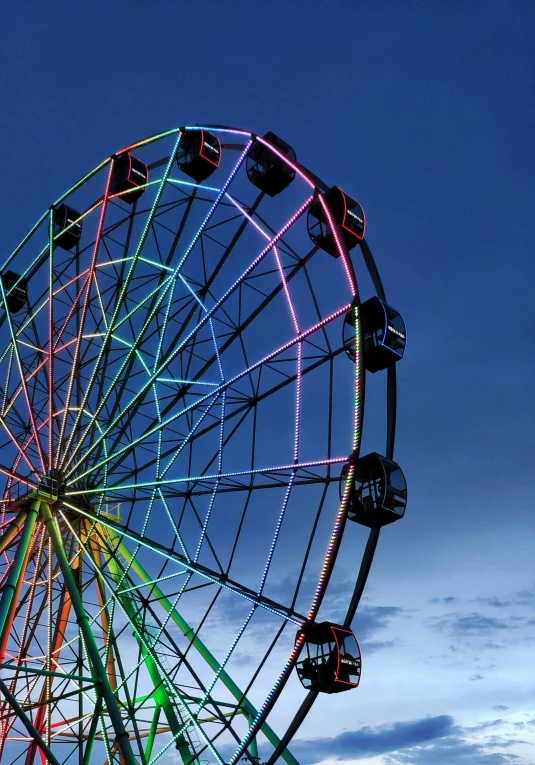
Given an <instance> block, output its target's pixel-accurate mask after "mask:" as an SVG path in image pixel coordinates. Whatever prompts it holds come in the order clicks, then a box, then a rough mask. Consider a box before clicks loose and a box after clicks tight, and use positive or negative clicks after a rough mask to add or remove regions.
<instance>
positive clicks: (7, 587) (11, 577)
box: [0, 499, 41, 660]
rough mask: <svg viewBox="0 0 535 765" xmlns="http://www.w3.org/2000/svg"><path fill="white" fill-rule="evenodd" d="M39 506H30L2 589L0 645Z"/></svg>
mask: <svg viewBox="0 0 535 765" xmlns="http://www.w3.org/2000/svg"><path fill="white" fill-rule="evenodd" d="M40 504H41V502H40V501H39V500H38V499H36V500H34V501H33V502H32V504H31V505H30V509H29V511H28V515H27V518H26V523H25V524H24V529H23V531H22V535H21V538H20V542H19V544H18V545H17V550H16V552H15V557H14V559H13V563H12V565H11V569H10V571H9V574H8V577H7V579H6V582H5V583H4V586H3V587H2V599H1V600H0V643H2V642H5V641H2V639H1V638H2V636H3V635H4V632H5V630H6V627H9V624H8V621H9V619H8V617H9V612H10V609H11V603H12V601H13V597H14V595H15V592H16V590H17V585H18V583H19V580H20V577H21V576H22V573H23V569H24V562H25V560H26V555H27V553H28V550H29V548H30V542H31V540H32V534H33V530H34V528H35V522H36V521H37V515H38V514H39V506H40ZM3 658H4V657H3V656H0V660H2V659H3Z"/></svg>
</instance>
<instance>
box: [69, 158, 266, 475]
mask: <svg viewBox="0 0 535 765" xmlns="http://www.w3.org/2000/svg"><path fill="white" fill-rule="evenodd" d="M245 156H246V151H244V152H243V153H242V154H241V156H240V157H239V159H238V161H237V163H236V164H235V166H234V168H233V171H232V172H231V174H230V175H229V177H228V179H227V181H226V183H225V184H224V186H223V188H222V189H221V190H220V191H219V193H218V196H217V198H216V201H215V202H214V204H213V205H212V206H211V208H210V210H209V212H208V214H207V215H206V217H205V219H204V221H203V223H202V224H201V226H200V227H199V229H198V230H197V232H196V234H195V236H194V237H193V239H192V241H191V243H190V245H189V246H188V247H187V248H186V251H185V253H184V255H183V256H182V257H181V259H180V261H179V263H178V265H177V266H176V267H175V269H174V271H173V273H174V274H175V276H176V275H177V274H179V273H180V271H181V269H182V266H183V264H184V263H185V262H186V260H187V258H188V257H189V255H190V253H191V251H192V250H193V247H194V246H195V243H196V242H197V240H198V239H199V237H200V236H201V234H202V232H203V230H204V229H205V228H206V226H207V225H208V223H209V221H210V219H211V216H212V214H213V212H214V211H215V209H216V208H217V205H218V202H219V200H220V199H221V198H222V196H223V195H224V194H225V192H226V189H227V188H228V187H229V185H230V183H231V181H232V178H233V177H234V175H235V173H236V172H237V170H238V169H239V167H240V166H241V164H242V163H243V160H244V158H245ZM194 199H195V194H192V197H191V200H190V204H189V206H188V207H187V208H186V212H185V216H184V217H183V221H182V224H181V226H180V228H179V230H178V232H177V234H176V237H175V240H174V242H173V246H172V247H171V251H170V253H169V257H168V261H167V264H166V265H170V262H171V260H172V257H173V256H174V253H175V251H176V249H177V246H178V243H179V241H180V238H181V236H182V233H183V229H184V226H185V224H186V222H187V217H189V213H190V210H191V205H192V204H193V201H194ZM259 201H260V200H258V203H259ZM246 223H247V221H245V225H246ZM245 225H242V227H241V228H240V229H239V230H238V232H237V234H236V235H235V237H234V239H233V241H232V242H231V244H230V245H229V247H228V248H227V250H226V252H225V253H224V255H223V257H222V258H221V259H220V261H219V264H218V266H217V267H216V271H218V270H219V268H221V266H222V264H223V263H224V261H225V260H226V258H227V257H228V255H229V254H230V252H231V251H232V248H233V247H234V246H235V244H236V243H237V241H238V239H239V237H240V236H241V234H242V233H243V230H244V229H245ZM172 289H173V288H171V290H172ZM163 299H164V294H163V293H162V294H160V295H159V297H158V299H157V300H155V301H154V302H153V306H152V308H151V310H150V312H149V316H148V318H147V320H146V321H145V325H144V327H143V328H142V330H141V332H140V333H139V336H138V337H139V339H142V338H143V337H144V335H145V331H146V327H147V326H149V324H150V322H151V321H152V318H153V316H154V315H155V314H156V312H157V310H159V308H160V305H161V302H162V301H163ZM191 316H192V313H191V312H190V316H189V317H188V318H187V319H186V322H185V323H183V324H182V327H184V326H187V324H188V323H189V319H190V318H191ZM181 331H182V330H181ZM164 334H165V325H164V328H163V331H162V332H161V339H162V340H163V337H164ZM172 344H173V343H172ZM172 344H171V347H172ZM121 372H122V370H120V372H119V374H120V373H121ZM153 377H154V375H153ZM125 379H126V378H125ZM153 381H154V379H150V380H149V381H148V384H147V385H146V386H145V387H146V388H148V386H149V385H150V384H151V383H152V382H153ZM113 388H114V386H113V385H111V386H110V387H109V389H108V392H107V393H106V394H104V395H103V396H102V397H101V399H100V400H101V405H100V408H101V407H102V406H103V405H104V403H105V402H106V400H107V398H108V397H109V395H110V393H111V391H112V390H113ZM144 392H146V390H145V391H141V392H140V394H139V395H142V394H143V393H144ZM118 400H119V397H117V398H116V401H118ZM132 403H134V402H132ZM112 416H113V415H112ZM82 440H83V439H82ZM75 451H76V450H75ZM73 456H74V454H73V455H72V456H71V460H72V457H73Z"/></svg>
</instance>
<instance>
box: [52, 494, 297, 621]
mask: <svg viewBox="0 0 535 765" xmlns="http://www.w3.org/2000/svg"><path fill="white" fill-rule="evenodd" d="M62 504H63V505H65V507H68V508H69V509H70V510H74V511H75V512H76V513H78V514H80V515H83V516H85V517H86V518H89V519H90V520H94V521H98V523H99V524H101V525H102V526H105V527H106V528H107V529H111V531H113V532H115V533H117V532H118V533H119V534H121V536H123V537H126V538H127V539H129V540H130V541H131V542H134V543H135V544H137V545H140V546H142V547H146V548H147V549H148V550H151V551H152V552H153V553H156V554H157V555H160V556H161V557H162V558H165V559H166V560H170V561H172V562H173V563H175V564H178V565H179V566H183V567H184V568H186V569H188V570H189V571H191V572H192V573H194V574H198V575H199V576H201V577H202V578H203V579H206V580H208V581H209V582H212V584H215V585H217V586H218V587H223V588H225V589H227V590H228V591H229V592H233V593H234V594H236V595H239V596H240V597H241V598H243V599H244V600H248V601H249V602H250V603H256V604H257V605H258V606H259V607H260V608H264V609H265V610H266V611H270V612H271V613H273V614H275V615H276V616H278V617H280V618H281V619H284V620H285V621H290V622H292V623H293V624H295V625H296V626H297V627H301V626H302V625H303V621H304V619H303V618H298V617H295V618H294V617H293V616H289V615H288V614H286V613H284V612H281V611H277V610H276V609H275V608H271V607H270V606H269V605H268V604H267V603H265V602H264V600H262V599H261V598H258V597H256V596H255V595H254V593H252V594H249V593H248V592H245V591H244V589H239V587H238V586H234V585H232V586H230V585H228V584H225V582H223V581H221V580H220V579H218V578H217V577H216V576H214V575H213V574H211V573H207V572H206V571H205V570H204V569H203V567H201V566H200V564H194V563H189V562H188V561H186V560H184V559H183V558H182V556H181V555H180V554H179V553H174V554H171V553H168V552H166V551H165V550H162V549H160V548H158V547H154V546H153V545H152V544H150V542H149V541H147V540H145V539H142V538H141V537H140V536H139V535H138V534H134V533H133V532H131V531H128V530H127V529H125V528H122V527H118V526H117V525H116V524H113V523H110V522H109V521H106V520H104V518H102V517H100V516H99V517H98V518H97V517H95V516H94V515H91V514H90V513H88V512H87V511H86V510H84V509H83V508H81V507H77V506H76V505H71V504H69V502H67V501H63V503H62ZM66 522H67V521H66ZM67 523H68V522H67ZM73 533H74V532H73ZM266 600H267V599H266Z"/></svg>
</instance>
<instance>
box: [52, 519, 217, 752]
mask: <svg viewBox="0 0 535 765" xmlns="http://www.w3.org/2000/svg"><path fill="white" fill-rule="evenodd" d="M60 515H61V517H62V518H63V520H64V522H65V523H66V525H67V526H68V527H69V529H70V530H71V533H72V535H73V537H74V538H75V539H76V540H77V542H78V544H79V545H80V546H81V547H83V548H84V549H85V545H84V543H83V542H82V540H81V539H80V537H79V536H78V534H77V533H76V531H75V530H74V528H73V527H72V526H71V524H70V523H69V521H68V519H67V518H66V517H65V515H64V514H63V513H62V512H61V511H60ZM88 561H90V563H91V566H92V567H93V568H94V570H95V573H96V575H97V576H98V577H99V579H100V580H101V581H102V582H103V584H104V586H105V587H107V588H108V590H109V591H110V593H111V595H112V597H113V599H114V601H115V602H116V603H117V604H118V605H119V607H120V608H121V610H122V612H123V613H124V615H125V617H126V618H127V619H128V621H129V622H130V624H131V627H132V630H133V631H134V635H135V636H136V635H137V638H136V639H138V640H139V641H140V642H141V643H142V645H143V646H144V648H145V651H146V654H145V655H144V657H143V659H142V660H141V661H140V662H139V663H138V665H137V666H138V667H139V666H141V664H143V662H145V663H146V661H147V659H148V658H149V657H150V661H151V662H152V663H154V665H155V667H156V668H157V671H158V674H159V675H160V676H161V679H162V680H163V681H164V683H163V686H162V690H163V688H165V687H166V685H168V686H169V688H168V692H173V691H175V692H176V693H177V695H179V697H180V700H181V702H182V704H183V705H184V707H185V709H186V710H187V712H188V714H189V716H190V722H186V723H184V724H183V725H182V726H181V727H180V728H179V730H178V731H177V732H176V734H175V735H174V736H173V738H172V739H171V741H170V742H169V743H168V744H167V745H166V746H164V748H163V749H162V750H161V751H160V752H159V753H158V754H157V755H156V756H155V757H153V759H152V760H151V763H152V762H156V760H158V759H159V758H160V757H161V756H162V755H163V754H164V753H165V752H166V751H167V750H168V749H169V748H170V746H171V745H172V744H173V743H174V742H175V741H177V740H178V739H179V738H180V737H181V736H183V734H184V733H185V732H186V731H187V728H188V726H191V725H193V726H194V727H195V729H196V730H197V732H198V733H199V734H200V735H201V736H202V738H203V739H204V740H205V742H206V744H207V746H208V747H209V748H210V750H211V752H212V754H213V755H214V757H216V759H217V760H218V762H219V763H220V765H224V763H223V760H222V759H221V757H220V756H219V754H218V753H217V751H216V750H215V749H214V747H213V745H212V743H211V741H210V740H209V739H208V738H207V736H206V734H205V732H204V730H203V729H202V728H201V727H200V726H199V725H198V724H197V722H196V720H195V719H194V716H193V715H192V713H191V711H190V710H189V708H188V706H187V704H186V702H185V700H184V699H183V698H182V696H181V694H179V692H178V689H176V688H175V687H174V686H173V685H172V683H171V682H170V680H169V679H168V678H167V675H166V673H165V670H164V668H163V667H162V666H161V663H160V661H159V658H158V655H157V653H156V652H155V651H154V645H155V643H153V645H152V646H149V645H147V642H146V640H145V639H144V637H143V635H142V634H141V632H140V631H139V630H138V628H137V626H136V624H135V620H132V618H131V614H129V613H128V610H127V609H125V606H124V604H123V603H122V599H121V598H119V597H118V596H117V594H116V593H115V592H114V591H113V588H112V587H110V585H109V583H108V582H107V580H106V579H105V577H104V576H103V574H102V571H101V570H100V568H99V567H98V565H97V564H96V563H95V561H94V560H93V557H92V555H91V554H90V553H89V556H88ZM107 562H108V565H111V566H112V567H117V562H116V561H115V560H114V558H113V557H112V556H109V558H108V561H107ZM112 576H113V571H112ZM117 576H120V574H119V573H118V572H117ZM167 618H168V619H169V618H170V616H168V617H167ZM162 630H163V627H162V629H161V630H160V632H161V631H162ZM136 669H137V667H136V668H135V669H134V670H133V671H135V670H136ZM132 674H133V672H131V673H130V675H128V677H130V676H131V675H132ZM128 677H127V678H125V680H123V682H122V683H121V686H122V685H123V684H124V683H125V682H126V680H127V679H128ZM119 687H120V686H119ZM119 687H118V689H119Z"/></svg>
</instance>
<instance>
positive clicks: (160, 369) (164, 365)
mask: <svg viewBox="0 0 535 765" xmlns="http://www.w3.org/2000/svg"><path fill="white" fill-rule="evenodd" d="M311 202H312V197H309V199H308V200H307V201H306V202H305V203H304V204H303V205H302V206H301V207H300V208H299V209H298V210H297V211H296V213H295V214H294V215H293V216H292V218H291V219H290V220H289V221H288V222H287V223H286V224H285V226H283V227H282V229H281V230H280V231H279V232H278V234H277V235H276V236H275V237H273V239H272V240H271V241H270V243H269V244H268V246H267V247H266V248H265V249H264V250H262V252H261V253H260V255H258V256H257V257H256V258H255V260H253V262H252V263H251V264H250V265H249V266H248V268H247V269H246V270H245V271H244V272H243V273H242V275H241V276H240V277H239V279H238V280H237V281H236V282H235V283H234V284H233V285H232V286H231V287H230V288H229V289H228V290H227V292H226V293H225V294H224V295H223V297H222V298H221V299H220V300H219V301H217V303H216V305H215V306H214V307H213V308H211V309H210V310H209V311H207V312H206V313H205V315H204V316H203V318H202V319H201V320H200V321H199V322H198V324H197V327H196V328H195V329H194V330H192V331H190V333H189V334H188V335H187V336H186V338H184V339H183V340H182V342H181V343H179V344H177V345H176V346H175V347H173V344H172V345H171V349H172V350H170V352H169V354H168V355H167V356H166V357H165V358H164V359H162V361H161V363H160V364H159V366H158V368H157V369H156V370H155V371H154V372H153V374H152V375H151V376H150V377H149V378H148V379H147V381H146V382H145V384H144V385H143V386H142V388H141V390H140V391H139V392H138V393H137V394H136V396H135V397H134V398H133V399H132V400H131V401H130V402H129V403H128V405H127V407H126V408H130V407H131V406H133V405H135V402H136V400H139V399H140V398H142V397H143V396H144V395H145V394H146V392H147V390H148V388H149V387H150V385H151V384H152V383H153V382H154V381H155V379H157V377H159V376H160V375H161V374H162V373H165V369H166V368H167V367H168V365H169V364H170V363H171V362H172V361H173V360H174V359H175V358H176V357H177V356H178V354H179V353H180V352H181V351H183V349H184V348H185V347H186V346H187V343H188V342H189V341H190V340H191V339H192V337H194V336H195V335H196V334H197V332H198V331H199V330H200V329H201V328H202V326H204V324H206V323H207V322H208V321H209V320H210V319H211V317H212V315H213V314H214V313H215V311H216V310H217V309H218V308H219V307H220V306H221V305H222V304H223V303H224V301H225V300H226V299H227V298H228V296H229V295H230V294H231V293H232V292H234V291H235V290H236V289H237V288H238V287H239V285H240V283H241V282H242V281H243V280H244V279H246V278H247V276H248V275H249V274H250V273H251V272H252V271H253V270H254V268H255V267H256V266H257V265H258V263H260V262H261V261H262V260H263V259H264V257H265V256H266V255H267V254H268V253H269V252H270V251H271V248H272V247H273V246H274V245H275V244H276V243H277V242H278V241H279V240H280V239H281V238H282V237H283V236H284V233H285V232H286V231H287V230H288V229H289V228H290V227H291V225H293V223H294V222H295V221H296V220H297V219H298V218H299V217H300V216H301V215H302V214H303V213H304V212H305V211H306V210H307V209H308V207H309V206H310V204H311ZM184 259H185V258H184V257H183V258H182V260H181V263H180V264H179V267H180V265H181V264H182V262H183V261H184ZM179 267H178V268H179ZM280 289H282V287H281V286H279V288H278V290H277V291H280ZM345 308H346V307H345ZM311 331H314V330H311ZM175 341H176V338H175ZM86 395H87V394H86ZM115 424H116V422H115V421H114V422H112V424H111V425H109V426H108V428H107V430H106V432H105V435H106V434H107V433H108V432H109V431H110V430H111V429H112V428H113V427H114V426H115ZM104 437H105V436H104ZM100 440H102V437H101V439H100ZM98 443H99V440H98V439H97V441H96V442H95V443H93V444H92V446H91V447H90V449H91V451H92V450H94V449H95V448H96V446H97V445H98ZM73 456H74V455H73ZM71 460H72V457H71ZM78 464H79V463H77V464H76V465H75V466H74V467H73V466H72V464H71V470H70V471H69V473H68V475H70V474H71V473H72V472H73V470H74V469H75V468H76V467H77V466H78Z"/></svg>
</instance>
